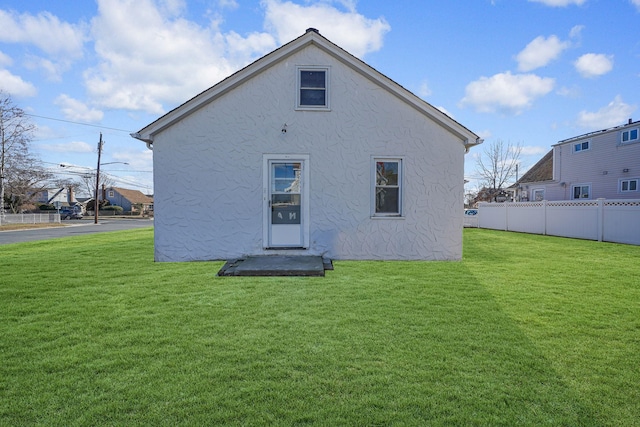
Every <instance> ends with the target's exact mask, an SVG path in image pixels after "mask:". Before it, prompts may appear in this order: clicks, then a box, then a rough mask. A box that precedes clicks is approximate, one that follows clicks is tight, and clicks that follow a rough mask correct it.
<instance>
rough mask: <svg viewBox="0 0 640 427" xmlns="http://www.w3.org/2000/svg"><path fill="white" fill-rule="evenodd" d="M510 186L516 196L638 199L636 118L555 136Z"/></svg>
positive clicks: (639, 143)
mask: <svg viewBox="0 0 640 427" xmlns="http://www.w3.org/2000/svg"><path fill="white" fill-rule="evenodd" d="M510 189H511V190H512V191H513V192H514V193H515V197H514V200H516V201H536V200H580V199H599V198H605V199H639V198H640V121H636V122H634V121H632V120H631V119H629V122H628V123H627V124H625V125H622V126H617V127H613V128H609V129H604V130H600V131H597V132H591V133H587V134H584V135H580V136H576V137H574V138H569V139H565V140H563V141H560V142H558V143H557V144H555V145H554V146H553V148H552V150H551V151H549V152H548V153H547V154H546V155H545V156H544V157H543V158H542V159H541V160H540V161H539V162H538V163H536V164H535V165H534V166H533V167H532V168H531V169H529V171H528V172H527V173H525V174H524V175H523V176H522V178H520V179H519V180H518V182H516V183H515V184H514V185H513V186H511V187H510Z"/></svg>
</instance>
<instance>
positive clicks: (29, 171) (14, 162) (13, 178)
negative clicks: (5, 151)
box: [4, 149, 53, 213]
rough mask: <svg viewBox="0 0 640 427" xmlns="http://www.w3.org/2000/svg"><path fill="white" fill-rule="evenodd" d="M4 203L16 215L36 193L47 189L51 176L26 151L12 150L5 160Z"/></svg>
mask: <svg viewBox="0 0 640 427" xmlns="http://www.w3.org/2000/svg"><path fill="white" fill-rule="evenodd" d="M5 172H6V176H5V178H6V179H5V189H4V193H5V194H4V201H5V203H6V204H7V205H8V206H9V209H11V212H13V213H18V212H19V211H20V209H21V208H22V207H23V206H24V205H26V204H29V203H32V202H33V199H34V198H35V197H36V196H37V195H38V193H40V192H42V191H43V190H45V189H46V188H47V187H49V184H50V180H51V179H52V178H53V174H52V173H51V172H49V171H47V170H46V169H44V168H43V167H42V166H41V165H40V162H39V161H38V159H36V158H35V157H34V156H32V155H31V154H30V153H29V152H28V151H27V150H26V149H22V150H14V151H13V152H12V153H11V156H7V158H6V169H5Z"/></svg>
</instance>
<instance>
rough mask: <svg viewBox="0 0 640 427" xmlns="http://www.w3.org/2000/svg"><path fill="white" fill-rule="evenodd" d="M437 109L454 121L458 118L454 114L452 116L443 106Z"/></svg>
mask: <svg viewBox="0 0 640 427" xmlns="http://www.w3.org/2000/svg"><path fill="white" fill-rule="evenodd" d="M436 109H438V110H440V111H442V112H443V113H445V114H446V115H447V116H449V117H451V118H452V119H453V120H455V119H456V118H455V117H454V116H453V114H451V113H450V112H449V110H447V109H446V108H444V107H443V106H441V105H440V106H437V107H436Z"/></svg>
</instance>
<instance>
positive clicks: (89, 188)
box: [78, 171, 115, 197]
mask: <svg viewBox="0 0 640 427" xmlns="http://www.w3.org/2000/svg"><path fill="white" fill-rule="evenodd" d="M79 180H80V184H79V185H78V187H79V190H78V191H81V192H82V193H83V194H85V195H89V196H90V197H91V196H93V193H95V189H96V172H95V171H90V172H88V173H86V174H83V175H81V176H80V178H79ZM114 185H115V181H114V180H113V179H112V178H111V177H110V176H109V175H107V174H106V173H102V172H101V173H100V184H99V187H100V188H103V187H104V188H107V187H113V186H114Z"/></svg>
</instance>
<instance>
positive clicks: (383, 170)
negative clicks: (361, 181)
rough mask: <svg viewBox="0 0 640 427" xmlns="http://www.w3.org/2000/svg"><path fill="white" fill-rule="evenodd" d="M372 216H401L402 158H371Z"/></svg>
mask: <svg viewBox="0 0 640 427" xmlns="http://www.w3.org/2000/svg"><path fill="white" fill-rule="evenodd" d="M373 169H374V170H373V176H374V178H373V185H372V187H373V204H374V206H373V216H376V217H399V216H402V173H403V172H402V159H399V158H374V159H373Z"/></svg>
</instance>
